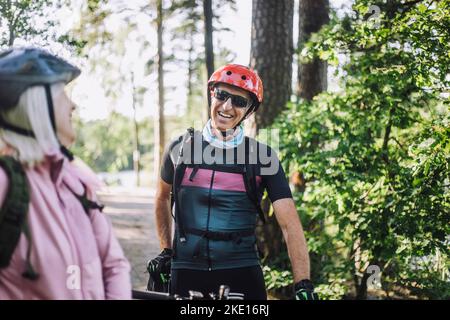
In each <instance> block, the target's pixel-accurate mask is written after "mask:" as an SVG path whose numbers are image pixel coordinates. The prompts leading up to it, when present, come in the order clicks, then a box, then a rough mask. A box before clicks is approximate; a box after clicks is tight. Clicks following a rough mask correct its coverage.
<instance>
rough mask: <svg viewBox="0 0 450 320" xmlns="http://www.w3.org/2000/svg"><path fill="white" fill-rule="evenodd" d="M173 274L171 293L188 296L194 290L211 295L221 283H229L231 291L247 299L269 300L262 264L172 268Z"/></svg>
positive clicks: (217, 289) (204, 294)
mask: <svg viewBox="0 0 450 320" xmlns="http://www.w3.org/2000/svg"><path fill="white" fill-rule="evenodd" d="M171 274H172V276H171V286H170V291H171V294H178V295H180V296H183V297H188V296H189V290H194V291H199V292H201V293H202V294H203V296H209V293H218V291H219V288H220V286H221V285H227V286H229V287H230V292H236V293H242V294H244V299H245V300H267V293H266V286H265V283H264V275H263V272H262V269H261V267H260V266H253V267H245V268H235V269H223V270H213V271H201V270H188V269H172V273H171Z"/></svg>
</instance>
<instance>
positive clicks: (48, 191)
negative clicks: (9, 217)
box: [0, 152, 131, 300]
mask: <svg viewBox="0 0 450 320" xmlns="http://www.w3.org/2000/svg"><path fill="white" fill-rule="evenodd" d="M25 172H26V175H27V179H28V183H29V185H30V206H29V211H28V218H27V219H28V224H29V227H30V231H31V237H32V254H31V263H32V265H33V267H34V269H35V270H36V271H37V272H38V273H39V274H40V277H39V279H38V280H35V281H32V280H28V279H26V278H24V277H22V272H23V271H24V270H25V261H26V252H27V246H28V242H27V239H26V237H25V235H24V234H23V233H22V235H21V238H20V240H19V243H18V246H17V247H16V250H15V252H14V253H13V256H12V258H11V262H10V265H9V266H8V267H7V268H4V269H0V300H2V299H130V298H131V283H130V265H129V263H128V260H127V259H126V258H125V256H124V254H123V251H122V249H121V247H120V245H119V243H118V241H117V239H116V238H115V236H114V234H113V230H112V226H111V222H110V221H109V219H108V218H107V217H106V216H105V215H104V214H103V213H101V212H99V211H98V210H91V213H90V216H88V215H87V214H86V213H85V211H84V210H83V207H82V206H81V204H80V202H79V201H78V200H77V199H76V198H75V196H74V195H73V193H72V192H71V191H70V190H69V188H68V187H70V189H72V191H73V192H75V193H77V194H79V195H81V194H82V193H83V186H82V184H81V182H80V181H83V183H84V184H85V185H86V186H88V190H87V192H88V193H87V194H88V198H89V199H91V200H95V194H94V190H93V188H92V186H93V185H94V184H93V183H94V177H93V175H91V174H89V173H87V172H83V170H82V169H80V168H78V167H76V166H75V165H74V164H72V163H70V162H68V161H67V160H66V159H65V158H64V157H63V156H62V155H61V154H60V153H59V152H57V153H55V154H53V155H50V156H47V157H46V160H45V161H44V162H43V163H42V164H40V165H38V166H36V167H33V168H28V169H25ZM8 185H9V182H8V177H7V176H6V174H5V172H4V171H3V170H2V169H0V206H1V204H3V201H4V198H5V196H6V193H7V187H8Z"/></svg>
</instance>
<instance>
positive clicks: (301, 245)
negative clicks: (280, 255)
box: [283, 221, 310, 282]
mask: <svg viewBox="0 0 450 320" xmlns="http://www.w3.org/2000/svg"><path fill="white" fill-rule="evenodd" d="M297 223H298V224H297ZM283 234H284V238H285V240H286V245H287V249H288V253H289V258H290V260H291V264H292V272H293V274H294V281H295V282H298V281H300V280H303V279H309V278H310V264H309V254H308V247H307V244H306V239H305V236H304V234H303V228H302V227H301V224H300V222H294V221H293V223H292V225H290V226H287V227H286V228H285V230H283Z"/></svg>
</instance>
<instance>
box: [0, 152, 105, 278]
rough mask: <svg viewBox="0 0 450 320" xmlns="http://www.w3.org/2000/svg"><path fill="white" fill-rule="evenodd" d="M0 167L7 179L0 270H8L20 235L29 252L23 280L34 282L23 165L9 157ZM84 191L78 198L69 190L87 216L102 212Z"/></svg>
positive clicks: (0, 211)
mask: <svg viewBox="0 0 450 320" xmlns="http://www.w3.org/2000/svg"><path fill="white" fill-rule="evenodd" d="M0 167H2V168H3V170H4V171H5V173H6V175H7V176H8V179H9V186H8V191H7V193H6V196H5V200H4V202H3V204H2V206H1V208H0V269H1V268H6V267H8V266H9V264H10V261H11V257H12V255H13V253H14V250H15V248H16V247H17V244H18V242H19V239H20V235H21V233H22V232H23V233H24V235H25V237H26V238H27V241H28V248H27V259H26V269H25V272H24V273H23V274H22V276H23V277H25V278H27V279H30V280H36V279H37V278H38V277H39V274H38V273H37V272H36V271H35V270H34V268H33V266H32V265H31V262H30V256H31V249H32V241H31V234H30V229H29V226H28V222H27V214H28V207H29V204H30V192H29V186H28V181H27V178H26V175H25V172H24V170H23V167H22V165H21V164H20V162H19V161H17V160H16V159H14V158H12V157H9V156H2V157H0ZM82 184H83V183H82ZM66 186H67V185H66ZM67 187H68V186H67ZM83 188H84V194H83V195H81V196H80V195H77V194H76V193H74V192H73V191H72V190H71V189H70V188H69V190H70V191H71V192H72V193H73V194H74V196H75V197H76V198H77V199H78V200H79V201H80V203H81V205H82V206H83V209H84V211H85V212H86V214H88V215H89V210H90V209H99V210H100V211H101V210H102V209H103V206H102V205H99V204H97V203H96V202H93V201H91V200H89V199H88V198H87V195H86V194H87V191H86V186H85V185H84V184H83Z"/></svg>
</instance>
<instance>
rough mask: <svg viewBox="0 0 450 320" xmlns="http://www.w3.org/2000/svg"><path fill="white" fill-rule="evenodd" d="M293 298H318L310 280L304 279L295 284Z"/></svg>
mask: <svg viewBox="0 0 450 320" xmlns="http://www.w3.org/2000/svg"><path fill="white" fill-rule="evenodd" d="M295 300H319V296H318V295H317V293H315V292H314V286H313V284H312V282H311V281H310V280H308V279H305V280H302V281H299V282H297V283H296V284H295Z"/></svg>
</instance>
